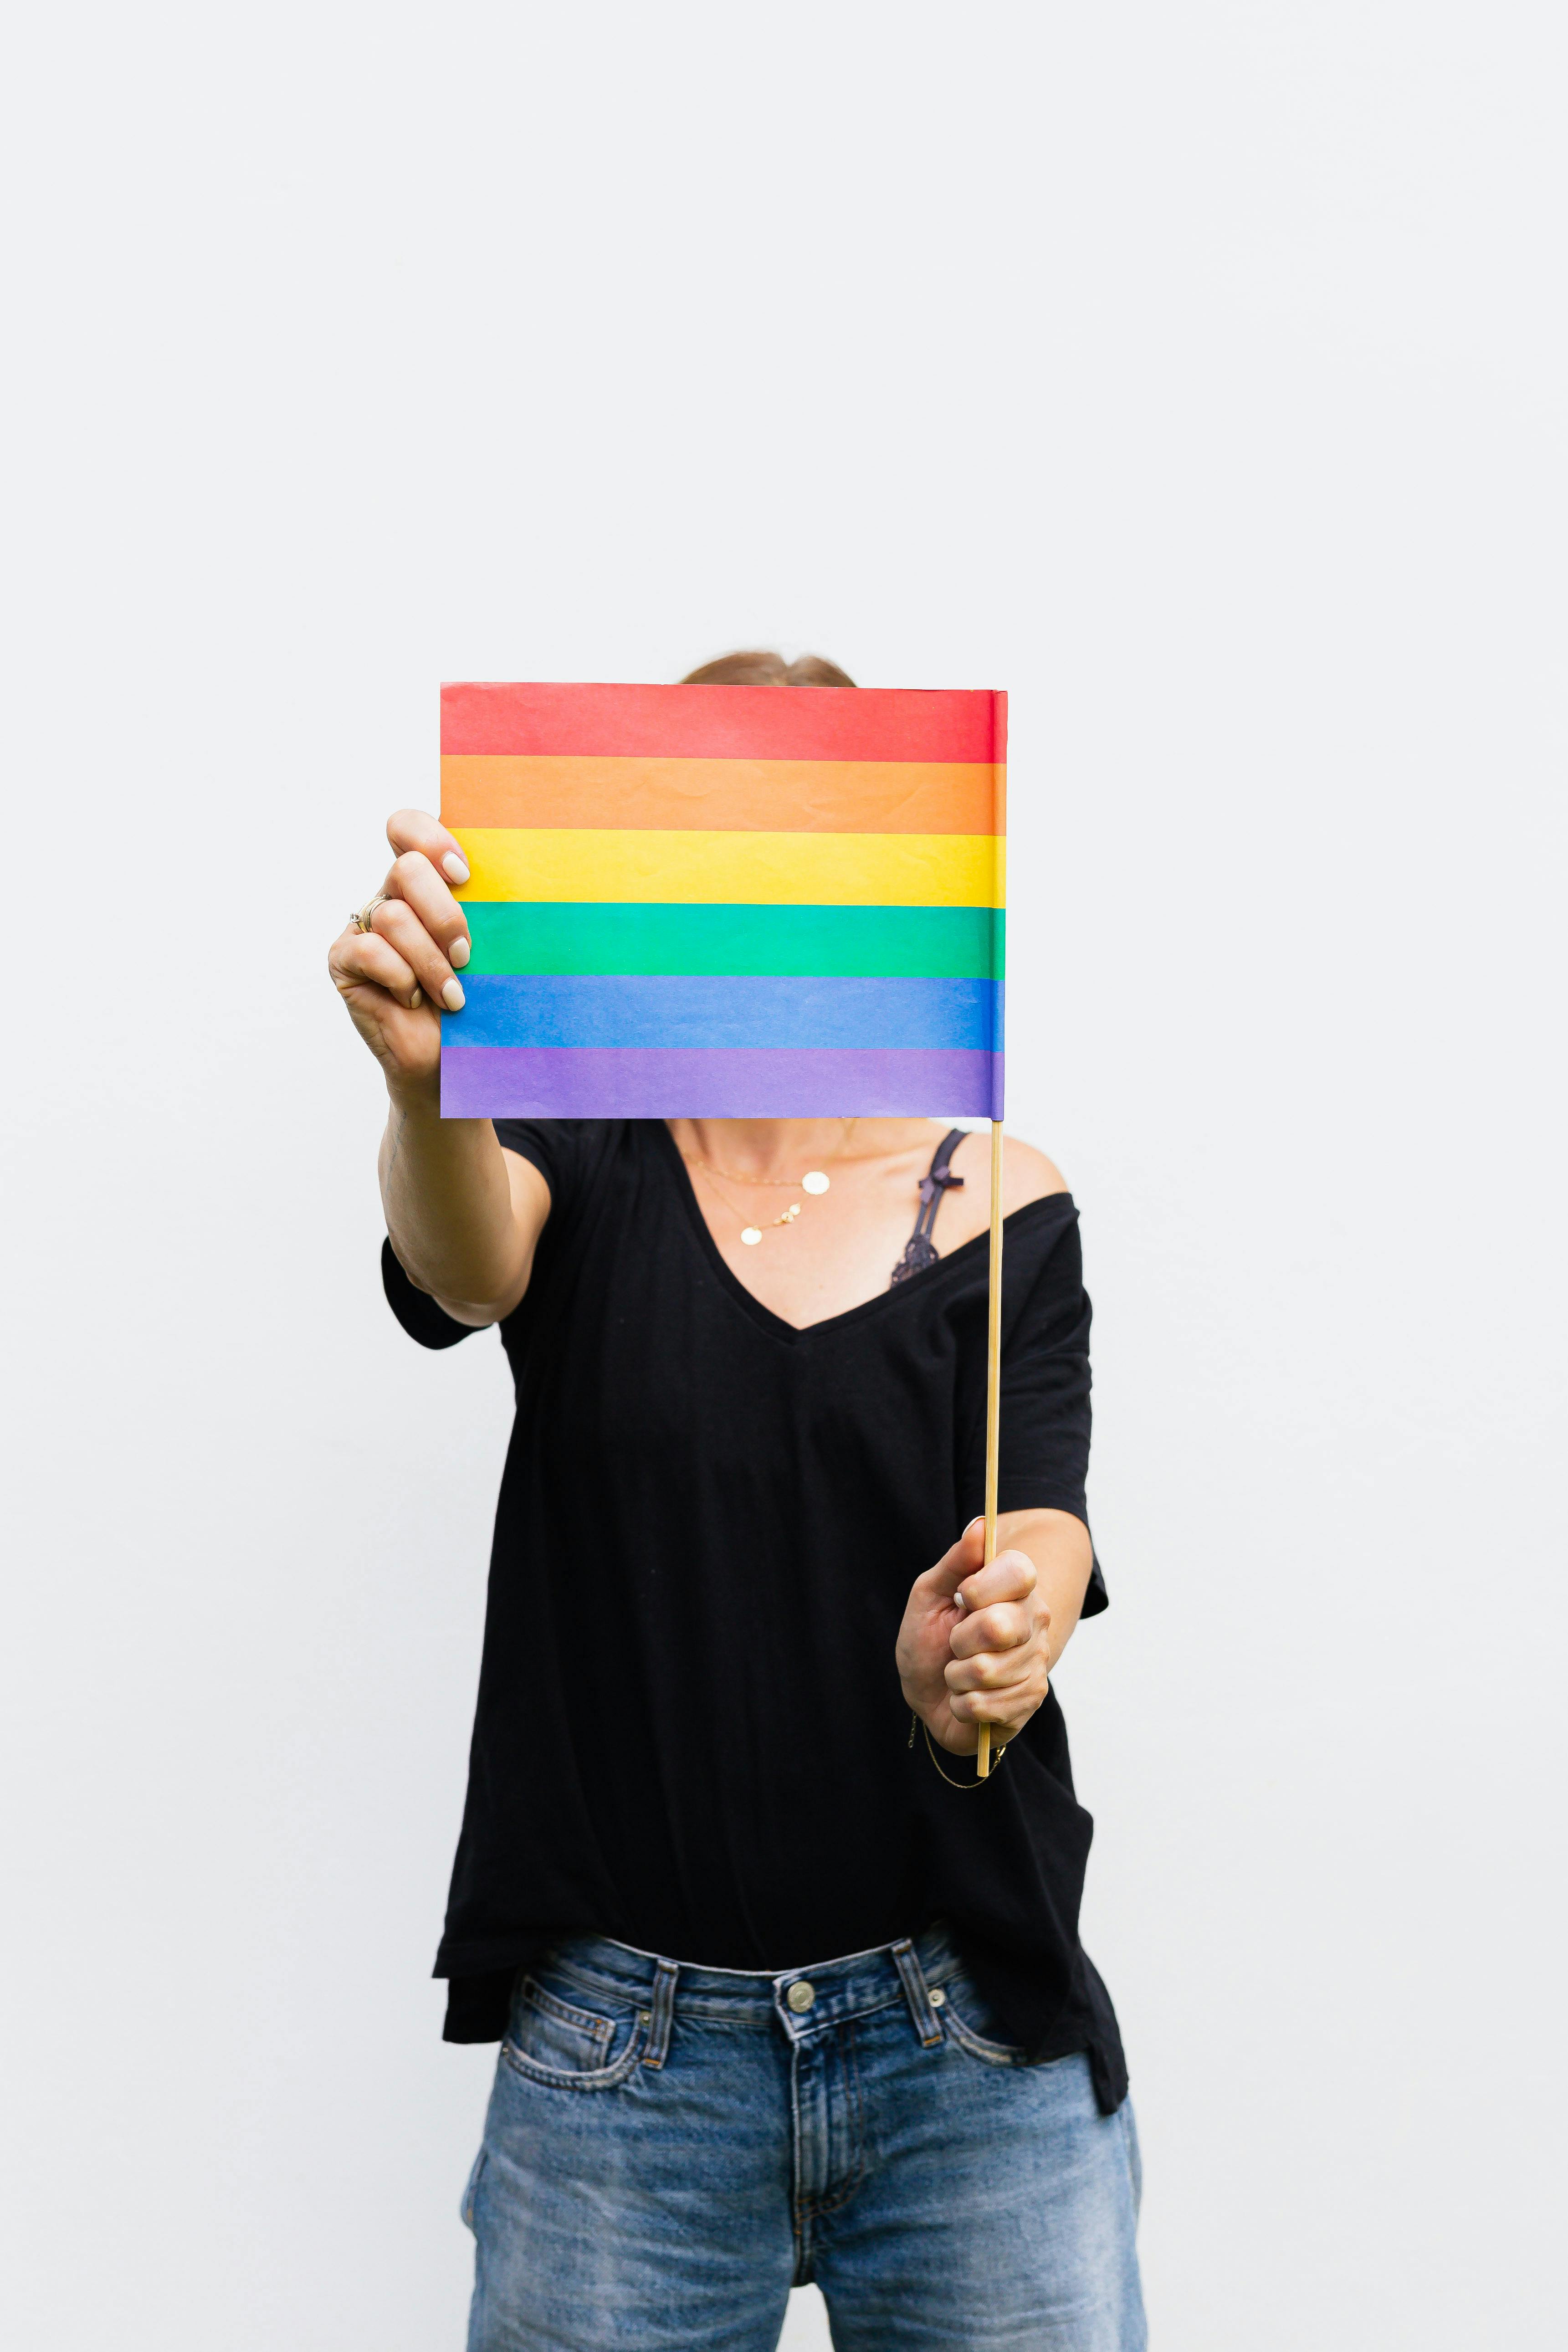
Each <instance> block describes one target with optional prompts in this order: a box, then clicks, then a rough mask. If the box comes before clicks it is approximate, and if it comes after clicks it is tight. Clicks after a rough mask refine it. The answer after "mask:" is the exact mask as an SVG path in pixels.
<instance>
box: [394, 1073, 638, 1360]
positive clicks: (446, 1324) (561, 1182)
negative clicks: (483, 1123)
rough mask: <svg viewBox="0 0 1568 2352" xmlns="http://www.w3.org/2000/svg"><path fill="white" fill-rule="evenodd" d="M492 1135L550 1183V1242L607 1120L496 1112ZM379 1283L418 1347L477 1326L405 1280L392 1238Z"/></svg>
mask: <svg viewBox="0 0 1568 2352" xmlns="http://www.w3.org/2000/svg"><path fill="white" fill-rule="evenodd" d="M492 1123H493V1125H494V1128H495V1131H496V1139H497V1140H498V1141H499V1143H500V1146H501V1149H502V1150H505V1151H515V1152H517V1153H518V1155H519V1156H520V1157H521V1159H523V1160H529V1161H530V1162H531V1164H532V1165H533V1166H534V1167H535V1168H537V1169H538V1171H539V1172H540V1174H541V1175H542V1177H543V1179H544V1181H545V1182H546V1184H548V1186H549V1187H550V1220H549V1223H548V1225H547V1227H546V1232H547V1234H549V1236H550V1239H551V1244H552V1247H553V1246H555V1245H556V1244H558V1242H559V1237H560V1235H561V1234H562V1231H563V1228H564V1227H566V1226H567V1225H568V1224H569V1223H571V1221H572V1218H573V1215H574V1213H575V1210H576V1207H577V1204H578V1203H579V1202H580V1201H581V1199H582V1194H583V1187H584V1171H585V1169H586V1167H587V1166H588V1164H589V1163H590V1162H591V1160H593V1159H594V1157H595V1147H596V1146H597V1147H602V1145H603V1143H604V1139H605V1128H606V1126H607V1124H608V1122H606V1121H605V1120H599V1119H570V1118H498V1119H496V1120H494V1121H493V1122H492ZM381 1283H382V1288H383V1289H384V1291H385V1293H386V1303H387V1305H388V1306H389V1307H391V1309H392V1311H393V1313H394V1314H395V1316H396V1318H397V1319H398V1321H399V1322H400V1323H401V1324H402V1326H403V1328H404V1329H405V1331H406V1332H407V1334H408V1336H409V1338H410V1339H417V1340H418V1342H419V1345H420V1346H421V1347H422V1348H455V1347H456V1346H457V1344H458V1340H459V1339H469V1338H471V1336H472V1334H473V1332H474V1331H475V1330H476V1329H477V1328H482V1327H479V1326H477V1325H475V1324H472V1323H459V1322H458V1321H457V1320H456V1319H455V1318H454V1317H452V1316H450V1315H448V1314H447V1310H446V1308H445V1307H440V1306H438V1305H437V1302H436V1300H435V1299H434V1298H432V1297H430V1295H429V1293H428V1292H427V1291H424V1290H420V1289H418V1288H417V1287H416V1285H415V1284H414V1283H413V1282H411V1281H410V1280H409V1277H408V1276H407V1274H406V1273H405V1271H404V1268H403V1266H402V1265H400V1263H399V1262H398V1258H397V1255H396V1253H395V1251H394V1249H393V1246H392V1244H391V1242H390V1241H387V1242H384V1244H382V1252H381Z"/></svg>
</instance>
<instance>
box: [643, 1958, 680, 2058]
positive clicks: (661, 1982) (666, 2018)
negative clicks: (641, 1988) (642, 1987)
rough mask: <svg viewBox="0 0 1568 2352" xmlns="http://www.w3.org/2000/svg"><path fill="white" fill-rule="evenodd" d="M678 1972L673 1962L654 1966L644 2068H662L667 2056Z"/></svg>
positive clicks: (664, 1962)
mask: <svg viewBox="0 0 1568 2352" xmlns="http://www.w3.org/2000/svg"><path fill="white" fill-rule="evenodd" d="M679 1974H680V1970H679V1968H677V1966H676V1964H675V1962H674V1961H673V1960H658V1961H656V1962H655V1965H654V1979H653V2006H652V2009H651V2011H650V2012H649V2014H650V2017H651V2019H652V2022H651V2023H650V2025H649V2026H648V2030H647V2049H646V2050H645V2051H644V2052H643V2054H642V2062H643V2064H644V2065H645V2066H662V2065H663V2063H664V2062H665V2060H666V2059H667V2058H668V2055H669V2027H670V2021H671V2019H672V2018H673V2017H674V2015H675V1981H676V1979H677V1978H678V1977H679Z"/></svg>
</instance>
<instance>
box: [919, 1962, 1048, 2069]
mask: <svg viewBox="0 0 1568 2352" xmlns="http://www.w3.org/2000/svg"><path fill="white" fill-rule="evenodd" d="M941 1990H942V2007H941V2009H940V2010H939V2011H938V2015H939V2016H940V2017H941V2018H942V2023H943V2027H944V2030H945V2031H946V2032H947V2035H948V2038H949V2040H950V2041H952V2042H955V2043H956V2044H957V2046H958V2048H959V2049H960V2050H963V2051H967V2052H968V2053H969V2055H970V2057H971V2058H979V2059H982V2060H983V2061H984V2063H985V2064H986V2065H987V2066H1023V2065H1025V2064H1026V2063H1027V2053H1026V2051H1023V2050H1020V2049H1019V2048H1018V2047H1017V2045H1016V2043H1015V2042H999V2041H997V2039H996V2037H995V2033H994V2020H993V2018H992V2015H991V2011H990V2010H989V2009H988V2008H987V2007H986V2005H985V2001H984V1998H983V1996H982V1994H981V1991H980V1989H979V1987H978V1986H977V1985H976V1984H975V1982H974V1979H973V1977H970V1976H966V1975H965V1974H964V1973H963V1970H962V1969H960V1971H959V1973H958V1974H957V1975H956V1976H952V1977H949V1978H948V1979H947V1981H946V1983H945V1984H943V1985H942V1988H941Z"/></svg>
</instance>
